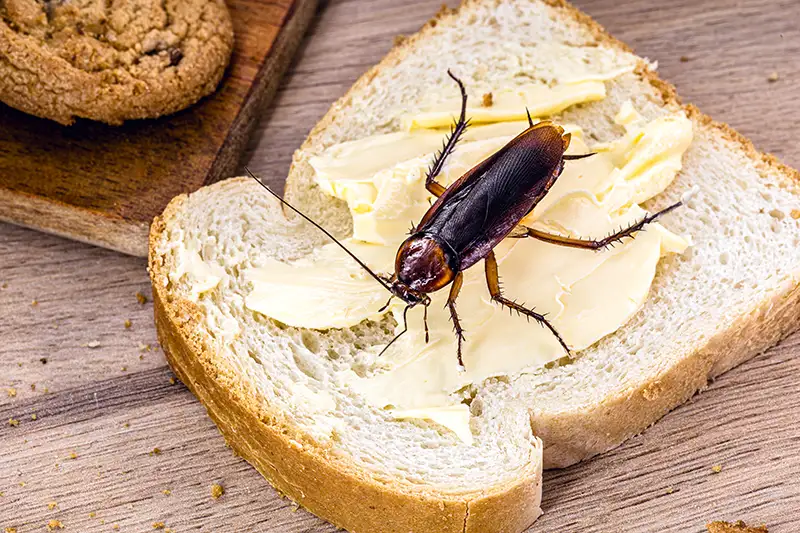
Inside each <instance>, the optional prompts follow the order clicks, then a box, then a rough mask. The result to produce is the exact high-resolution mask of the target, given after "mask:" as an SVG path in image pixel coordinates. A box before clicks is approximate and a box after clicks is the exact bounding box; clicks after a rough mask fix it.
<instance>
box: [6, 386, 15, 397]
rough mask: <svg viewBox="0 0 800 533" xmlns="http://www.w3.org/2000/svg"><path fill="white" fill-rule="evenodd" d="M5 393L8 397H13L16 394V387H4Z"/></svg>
mask: <svg viewBox="0 0 800 533" xmlns="http://www.w3.org/2000/svg"><path fill="white" fill-rule="evenodd" d="M6 394H8V397H9V398H14V397H15V396H16V395H17V389H15V388H13V387H12V388H10V389H6Z"/></svg>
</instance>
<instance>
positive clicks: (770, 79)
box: [767, 72, 781, 83]
mask: <svg viewBox="0 0 800 533" xmlns="http://www.w3.org/2000/svg"><path fill="white" fill-rule="evenodd" d="M780 78H781V77H780V75H779V74H778V73H777V72H773V73H772V74H770V75H769V76H768V77H767V81H768V82H770V83H775V82H776V81H778V80H779V79H780Z"/></svg>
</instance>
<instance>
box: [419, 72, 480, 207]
mask: <svg viewBox="0 0 800 533" xmlns="http://www.w3.org/2000/svg"><path fill="white" fill-rule="evenodd" d="M447 75H448V76H450V77H451V78H453V80H455V82H456V83H457V84H458V88H459V89H460V90H461V116H460V117H459V118H458V120H457V121H456V123H455V125H454V126H453V127H452V128H451V129H450V135H449V136H447V137H446V138H445V140H444V145H443V146H442V149H441V150H440V151H439V152H438V153H437V154H436V157H434V158H433V164H431V167H430V168H429V169H428V175H427V176H426V177H425V188H426V189H428V192H430V193H431V194H432V195H434V196H436V197H437V198H438V197H439V196H441V195H442V193H444V191H445V186H444V185H442V184H441V183H439V182H438V181H436V177H437V176H438V175H439V173H440V172H441V171H442V167H443V166H444V162H445V160H446V159H447V156H449V155H450V154H451V153H453V150H454V149H455V147H456V143H458V139H459V138H460V137H461V134H463V133H464V131H465V130H466V129H467V126H469V121H467V90H466V89H465V88H464V84H463V83H462V82H461V80H460V79H458V78H456V77H455V76H454V75H453V73H452V72H450V70H449V69H448V71H447Z"/></svg>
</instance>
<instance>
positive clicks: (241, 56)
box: [0, 0, 317, 256]
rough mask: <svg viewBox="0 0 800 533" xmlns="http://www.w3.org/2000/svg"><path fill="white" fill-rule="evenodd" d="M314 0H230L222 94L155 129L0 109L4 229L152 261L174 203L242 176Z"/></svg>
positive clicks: (153, 124) (149, 123) (144, 123)
mask: <svg viewBox="0 0 800 533" xmlns="http://www.w3.org/2000/svg"><path fill="white" fill-rule="evenodd" d="M316 4H317V1H316V0H232V1H230V2H229V3H228V7H229V9H230V12H231V17H232V19H233V25H234V32H235V35H236V40H235V47H234V51H233V56H232V57H231V63H230V65H229V67H228V69H227V71H226V75H225V78H224V79H223V81H222V83H221V84H220V87H219V88H218V89H217V91H216V92H215V93H214V94H213V95H211V96H209V97H207V98H205V99H203V100H202V101H201V102H200V103H199V104H197V105H195V106H192V107H190V108H189V109H186V110H184V111H181V112H179V113H176V114H174V115H171V116H167V117H162V118H159V119H157V120H138V121H129V122H127V123H125V124H124V125H122V126H108V125H105V124H100V123H96V122H91V121H87V120H80V121H78V122H77V123H76V124H74V125H72V126H69V127H63V126H61V125H59V124H56V123H55V122H52V121H49V120H44V119H38V118H35V117H31V116H28V115H26V114H24V113H22V112H19V111H16V110H14V109H11V108H9V107H7V106H5V105H3V104H0V114H1V115H2V116H3V127H2V128H0V219H1V220H6V221H9V222H14V223H16V224H21V225H24V226H29V227H33V228H37V229H41V230H44V231H48V232H51V233H56V234H59V235H63V236H67V237H71V238H74V239H77V240H81V241H84V242H89V243H92V244H96V245H99V246H104V247H107V248H112V249H115V250H119V251H121V252H124V253H129V254H134V255H139V256H145V255H147V231H148V229H149V227H150V221H151V220H152V219H153V217H154V216H155V215H157V214H158V213H160V212H161V211H162V210H163V209H164V207H165V206H166V204H167V203H168V202H169V200H171V199H172V198H173V197H174V196H176V195H178V194H181V193H184V192H188V191H193V190H196V189H198V188H199V187H201V186H202V185H205V184H208V183H211V182H214V181H217V180H219V179H221V178H223V177H227V176H229V175H230V174H231V172H233V171H234V170H235V169H236V166H237V165H238V163H239V157H240V156H241V154H242V150H243V148H244V146H245V144H246V142H247V139H248V136H249V133H250V132H251V131H252V128H253V126H254V125H255V123H256V121H257V118H258V116H259V114H260V113H261V111H262V109H263V105H264V104H265V103H266V102H267V101H268V100H269V99H270V98H271V97H272V96H273V95H274V93H275V90H276V89H277V87H278V82H279V80H280V77H281V75H282V73H283V72H284V70H285V68H286V67H287V66H288V64H289V61H290V59H291V57H292V54H293V52H294V51H295V49H296V48H297V45H298V44H299V42H300V39H301V37H302V35H303V33H304V32H305V29H306V26H307V25H308V22H309V21H310V19H311V17H312V15H313V13H314V11H315V7H316Z"/></svg>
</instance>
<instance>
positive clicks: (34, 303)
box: [31, 298, 39, 307]
mask: <svg viewBox="0 0 800 533" xmlns="http://www.w3.org/2000/svg"><path fill="white" fill-rule="evenodd" d="M37 305H39V300H37V299H36V298H34V299H33V301H32V302H31V307H36V306H37Z"/></svg>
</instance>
